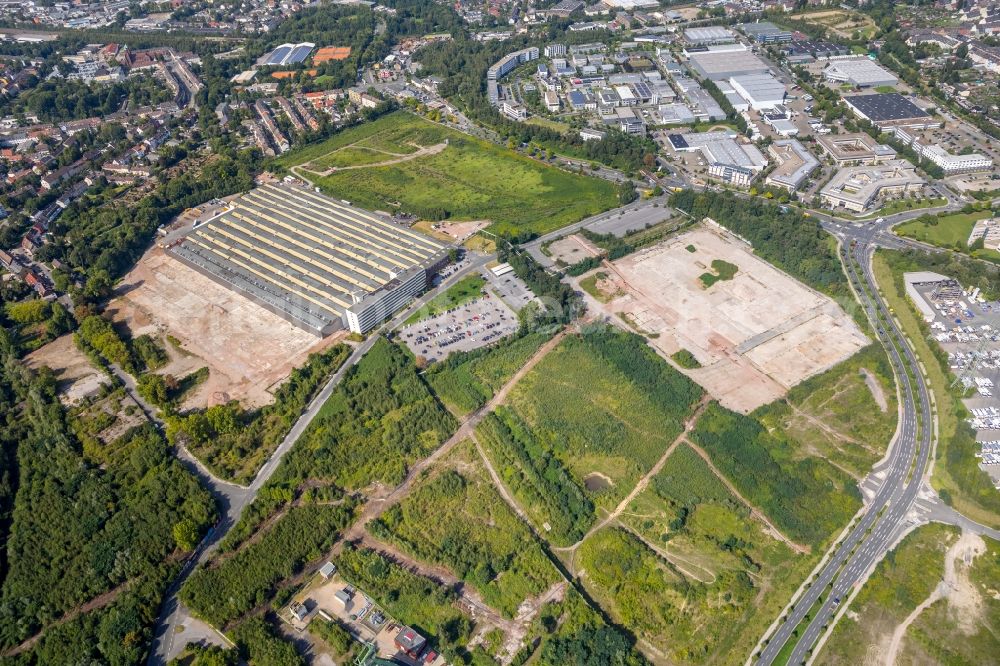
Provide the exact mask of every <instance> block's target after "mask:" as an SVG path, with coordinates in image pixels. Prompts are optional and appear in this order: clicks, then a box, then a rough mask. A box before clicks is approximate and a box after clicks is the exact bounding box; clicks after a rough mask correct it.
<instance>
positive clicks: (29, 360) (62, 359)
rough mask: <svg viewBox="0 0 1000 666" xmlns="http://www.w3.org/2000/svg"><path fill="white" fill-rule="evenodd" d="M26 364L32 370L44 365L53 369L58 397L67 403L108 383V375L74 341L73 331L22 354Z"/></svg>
mask: <svg viewBox="0 0 1000 666" xmlns="http://www.w3.org/2000/svg"><path fill="white" fill-rule="evenodd" d="M25 362H26V364H27V366H28V367H29V368H31V369H33V370H37V369H38V368H40V367H42V366H43V365H44V366H47V367H49V368H51V369H52V372H54V373H55V376H56V379H57V380H58V382H59V399H60V400H61V401H62V402H63V403H64V404H67V405H75V404H77V403H78V402H80V400H82V399H83V398H86V397H88V396H91V395H96V394H97V392H98V391H100V389H101V386H103V385H104V384H107V383H108V381H109V380H108V378H107V376H106V375H105V374H104V373H103V372H101V371H100V370H98V369H97V368H95V367H94V366H93V365H91V364H90V360H89V359H88V358H87V357H86V356H84V354H83V352H81V351H80V350H79V349H77V347H76V343H74V342H73V336H72V335H64V336H62V337H60V338H56V339H55V340H53V341H52V342H50V343H49V344H47V345H45V346H44V347H41V348H39V349H36V350H35V351H33V352H31V353H30V354H28V356H27V357H26V358H25Z"/></svg>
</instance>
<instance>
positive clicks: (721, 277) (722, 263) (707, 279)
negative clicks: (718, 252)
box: [698, 259, 740, 289]
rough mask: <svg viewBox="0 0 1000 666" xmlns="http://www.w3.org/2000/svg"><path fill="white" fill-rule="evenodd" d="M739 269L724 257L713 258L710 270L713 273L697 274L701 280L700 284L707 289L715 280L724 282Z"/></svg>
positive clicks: (731, 277) (730, 278)
mask: <svg viewBox="0 0 1000 666" xmlns="http://www.w3.org/2000/svg"><path fill="white" fill-rule="evenodd" d="M739 269H740V267H739V266H737V265H736V264H731V263H729V262H728V261H726V260H724V259H713V260H712V270H713V271H715V272H714V273H707V272H706V273H702V274H701V275H699V276H698V279H699V280H701V284H702V285H703V286H704V287H705V289H708V288H709V287H711V286H712V285H713V284H715V283H716V282H724V281H726V280H732V279H733V277H735V276H736V271H738V270H739Z"/></svg>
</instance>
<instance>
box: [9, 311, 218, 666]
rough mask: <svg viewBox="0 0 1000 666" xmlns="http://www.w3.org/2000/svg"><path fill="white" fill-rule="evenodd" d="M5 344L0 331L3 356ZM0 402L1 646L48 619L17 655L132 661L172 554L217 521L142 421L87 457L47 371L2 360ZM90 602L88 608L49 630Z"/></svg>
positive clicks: (138, 655)
mask: <svg viewBox="0 0 1000 666" xmlns="http://www.w3.org/2000/svg"><path fill="white" fill-rule="evenodd" d="M9 342H10V341H9V338H8V337H7V335H6V332H5V331H3V332H0V350H2V351H3V353H4V354H5V356H6V355H7V354H9V353H10V351H11V350H12V349H13V347H12V346H11V345H10V344H9ZM0 403H2V408H0V414H3V417H2V419H0V421H2V422H0V440H2V449H3V451H4V454H5V457H4V460H3V463H4V466H3V481H4V483H3V484H2V487H0V491H2V492H0V507H2V508H3V520H2V521H0V527H2V529H3V536H4V541H5V546H6V548H5V551H4V553H3V554H4V556H5V557H4V558H3V562H4V563H5V566H4V567H3V569H2V570H0V571H2V574H3V584H2V589H0V617H3V618H5V619H4V621H3V622H0V645H2V646H3V647H10V646H12V645H15V644H17V643H19V642H20V641H23V640H24V639H26V638H28V637H29V636H31V635H33V634H34V633H36V632H38V631H40V630H43V629H46V627H48V629H47V630H45V633H44V635H43V636H42V638H41V640H40V641H39V642H38V643H37V645H36V646H35V647H34V648H32V649H30V650H28V652H27V653H26V654H24V655H22V657H21V662H19V663H24V664H51V663H69V662H76V661H78V660H80V659H93V660H100V661H106V662H109V663H118V664H138V663H140V662H141V660H142V659H143V658H144V656H145V650H146V646H147V645H148V643H149V640H150V633H151V625H152V622H153V620H154V619H155V617H156V614H157V609H158V607H159V603H160V598H161V595H162V593H163V590H164V589H165V587H166V585H167V583H168V582H169V580H170V579H171V578H172V576H173V575H174V574H175V573H176V571H177V568H178V566H179V565H178V562H179V560H180V557H179V556H180V555H182V554H183V553H184V552H186V551H189V550H190V549H192V548H193V547H194V546H195V545H196V544H197V543H198V541H199V540H200V538H201V535H202V534H203V533H204V531H205V530H206V529H207V528H208V526H209V525H210V524H211V523H212V521H213V520H214V519H215V507H214V506H213V502H212V500H211V497H210V496H209V495H208V493H207V492H206V491H205V490H203V489H202V488H201V487H200V486H199V485H198V482H197V480H196V479H195V478H194V477H193V476H192V475H191V474H189V473H188V472H187V471H186V470H184V468H183V467H182V466H181V465H180V464H179V463H178V462H177V461H176V460H175V459H174V457H173V456H172V455H171V453H170V451H169V449H168V447H167V443H166V442H165V441H164V439H163V438H162V436H161V435H160V434H159V433H158V432H157V431H156V430H155V428H153V427H152V426H151V425H146V426H143V427H140V428H135V429H132V430H130V431H128V432H127V433H125V434H124V435H123V436H121V437H119V438H118V439H116V440H114V441H112V442H109V443H107V444H106V445H104V447H103V449H101V450H100V451H94V452H93V454H89V453H88V452H87V450H85V449H84V447H83V446H81V444H80V442H79V440H78V439H77V437H76V436H75V435H74V434H73V433H74V426H73V423H72V417H70V416H68V415H67V414H66V413H65V412H64V410H63V407H62V405H61V404H60V403H59V401H58V399H57V396H56V383H55V379H54V377H53V376H52V373H51V372H49V371H48V370H47V369H43V370H42V371H40V372H38V373H34V372H31V371H29V370H27V369H26V368H24V367H23V366H21V365H19V364H18V363H17V362H15V361H13V359H11V358H10V357H9V356H8V357H7V358H6V360H5V362H4V363H3V370H2V373H0ZM92 455H95V456H96V455H99V459H97V458H94V457H91V456H92ZM101 595H105V596H104V597H101ZM97 599H102V601H101V603H98V604H96V606H95V608H94V609H93V610H92V611H90V612H86V613H83V614H81V615H79V616H78V617H76V618H75V619H73V620H71V621H68V622H65V623H64V624H61V625H60V626H58V627H56V626H52V623H53V622H54V621H56V620H59V619H60V618H61V617H64V616H65V615H66V614H68V613H71V612H73V611H74V610H75V609H78V608H80V607H81V606H82V605H83V604H86V603H87V602H91V601H93V600H97Z"/></svg>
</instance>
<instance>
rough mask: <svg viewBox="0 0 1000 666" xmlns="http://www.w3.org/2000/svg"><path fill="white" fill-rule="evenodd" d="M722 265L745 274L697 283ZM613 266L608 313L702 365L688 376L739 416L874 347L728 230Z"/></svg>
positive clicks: (834, 309) (702, 233) (676, 241)
mask: <svg viewBox="0 0 1000 666" xmlns="http://www.w3.org/2000/svg"><path fill="white" fill-rule="evenodd" d="M689 247H693V248H694V251H693V252H692V251H691V250H689V249H688V248H689ZM715 260H722V261H725V262H728V263H729V264H733V265H735V266H737V267H738V270H737V271H736V274H735V275H734V276H733V277H732V278H731V279H723V280H719V281H717V282H715V283H714V284H712V285H711V286H708V287H706V286H705V285H704V283H703V282H702V280H701V279H700V276H701V275H703V274H705V273H709V272H711V271H712V268H711V267H712V262H713V261H715ZM606 267H607V268H610V269H611V270H610V271H607V270H606V268H602V269H600V270H604V271H605V272H608V273H609V277H608V280H601V281H600V282H599V283H598V285H597V286H598V289H600V290H601V291H603V292H604V293H605V294H606V295H607V296H608V297H609V301H608V303H607V304H605V305H604V306H603V309H604V311H605V313H606V314H609V315H612V316H623V317H624V318H625V319H626V320H627V321H629V322H631V323H632V324H633V325H634V326H635V327H636V328H637V329H639V330H641V331H644V332H646V333H647V334H649V335H650V337H651V338H652V339H651V343H652V344H653V345H654V347H656V348H657V349H658V350H659V351H660V352H661V354H663V355H664V356H666V357H669V356H670V355H671V354H673V353H675V352H677V351H678V350H680V349H682V348H683V349H687V350H688V351H690V352H691V353H692V354H693V355H694V356H695V358H696V359H697V360H698V362H699V363H700V364H701V365H702V367H701V368H697V369H693V370H685V371H684V372H685V373H686V374H688V375H689V376H690V377H691V378H692V379H694V380H695V381H696V382H698V383H699V384H701V385H702V386H703V387H705V389H706V390H707V391H708V392H709V393H711V394H712V396H713V397H715V398H717V399H718V400H719V401H720V402H721V403H722V404H723V405H725V406H726V407H728V408H730V409H733V410H736V411H740V412H744V413H747V412H750V411H752V410H754V409H756V408H757V407H759V406H761V405H764V404H767V403H769V402H771V401H773V400H775V399H777V398H779V397H781V396H783V395H784V394H785V393H786V392H787V391H788V389H789V388H791V387H793V386H795V385H796V384H798V383H799V382H801V381H803V380H805V379H807V378H809V377H811V376H813V375H815V374H818V373H820V372H823V371H824V370H827V369H829V368H831V367H832V366H834V365H836V364H837V363H839V362H841V361H843V360H844V359H847V358H849V357H851V356H852V355H853V354H854V353H855V352H857V351H858V350H859V349H861V348H862V347H864V346H865V345H866V344H868V339H867V338H866V337H865V335H864V334H863V333H862V332H861V330H860V329H859V328H858V327H857V325H856V324H855V323H854V321H853V320H851V318H850V317H849V316H848V315H847V314H846V313H845V312H844V311H843V310H842V309H841V308H840V307H839V306H838V305H837V304H836V303H835V302H834V301H833V300H831V299H830V298H827V297H826V296H824V295H822V294H820V293H818V292H816V291H813V290H812V289H809V288H808V287H806V286H805V285H803V284H801V283H800V282H798V281H797V280H795V279H794V278H792V277H791V276H789V275H787V274H785V273H783V272H781V271H780V270H778V269H777V268H775V267H774V266H772V265H771V264H769V263H767V262H765V261H763V260H761V259H759V258H758V257H756V256H755V255H754V254H753V251H752V249H751V248H750V247H749V246H748V245H746V244H745V243H743V242H741V241H739V240H737V239H735V238H733V237H731V236H730V235H729V234H726V233H725V232H723V231H718V230H714V229H709V228H705V227H703V228H698V229H694V230H692V231H689V232H686V233H684V234H681V235H679V236H675V237H673V238H671V239H670V240H668V241H666V242H664V243H661V244H659V245H656V246H655V247H652V248H650V249H648V250H644V251H642V252H639V253H636V254H634V255H630V256H628V257H625V258H623V259H621V260H619V261H616V262H614V263H613V264H606Z"/></svg>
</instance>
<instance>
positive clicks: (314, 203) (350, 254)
mask: <svg viewBox="0 0 1000 666" xmlns="http://www.w3.org/2000/svg"><path fill="white" fill-rule="evenodd" d="M168 252H169V253H170V254H171V255H172V256H174V257H176V258H178V259H180V260H181V261H183V262H184V263H186V264H188V265H189V266H191V267H193V268H194V269H195V270H197V271H199V272H201V273H202V274H204V275H206V276H207V277H209V278H211V279H212V280H214V281H216V282H218V283H220V284H223V285H224V286H226V287H228V288H230V289H232V290H234V291H236V292H238V293H240V294H242V295H244V296H246V297H247V298H249V299H251V300H253V301H254V302H256V303H257V304H259V305H261V306H262V307H264V308H266V309H268V310H270V311H271V312H274V313H275V314H277V315H279V316H280V317H282V318H284V319H286V320H287V321H289V322H291V323H293V324H294V325H296V326H298V327H300V328H302V329H304V330H307V331H309V332H311V333H313V334H314V335H318V336H322V335H327V334H329V333H331V332H333V331H335V330H337V329H339V328H341V327H342V326H344V325H349V326H350V327H351V329H352V330H354V331H356V332H362V333H363V332H366V331H367V330H370V329H371V328H372V327H373V326H375V325H377V324H378V323H379V322H381V321H382V320H383V319H384V318H386V317H387V316H389V315H391V314H392V313H393V312H394V311H395V310H396V309H398V308H399V307H400V306H402V305H403V304H404V303H405V302H406V301H408V300H409V299H410V298H412V297H413V296H415V295H416V294H418V293H420V292H421V291H422V290H423V289H424V288H425V286H426V284H427V275H428V272H429V271H431V270H434V269H435V268H436V267H437V266H439V265H440V264H441V263H443V262H444V261H445V259H446V248H445V246H444V245H443V244H442V243H440V242H438V241H436V240H434V239H432V238H430V237H428V236H425V235H423V234H421V233H418V232H416V231H413V230H411V229H409V228H407V227H404V226H401V225H398V224H395V223H393V222H392V221H391V220H389V219H388V218H385V217H383V216H381V215H378V214H376V213H372V212H369V211H365V210H361V209H359V208H355V207H353V206H351V205H349V204H347V203H345V202H342V201H338V200H336V199H331V198H330V197H327V196H324V195H322V194H319V193H317V192H314V191H313V190H310V189H307V188H304V187H299V186H296V185H289V184H280V185H265V186H263V187H259V188H257V189H254V190H251V191H250V192H248V193H247V194H245V195H243V196H242V197H240V198H239V199H237V200H235V201H234V202H233V203H232V204H231V205H230V206H229V207H228V208H226V209H224V210H223V211H222V212H221V213H220V214H218V215H217V216H216V217H214V218H211V219H209V220H208V221H206V222H205V223H203V224H201V225H199V226H197V227H196V228H195V229H194V230H193V231H192V232H191V233H190V234H188V235H187V236H186V237H184V238H183V239H182V240H181V241H180V242H179V243H175V244H174V245H173V246H172V247H170V248H169V249H168Z"/></svg>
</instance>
